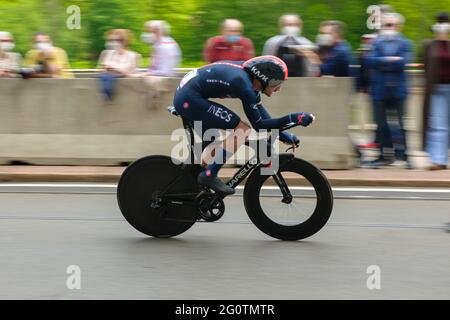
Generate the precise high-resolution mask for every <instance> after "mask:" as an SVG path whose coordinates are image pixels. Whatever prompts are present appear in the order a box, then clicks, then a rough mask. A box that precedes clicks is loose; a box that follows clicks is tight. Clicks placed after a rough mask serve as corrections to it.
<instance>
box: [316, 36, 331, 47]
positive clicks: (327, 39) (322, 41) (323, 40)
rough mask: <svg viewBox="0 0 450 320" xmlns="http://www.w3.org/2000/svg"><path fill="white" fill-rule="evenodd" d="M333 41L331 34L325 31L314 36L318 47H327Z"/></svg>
mask: <svg viewBox="0 0 450 320" xmlns="http://www.w3.org/2000/svg"><path fill="white" fill-rule="evenodd" d="M333 41H334V39H333V36H332V35H331V34H327V33H321V34H318V35H317V38H316V44H317V45H318V46H319V47H329V46H331V45H333Z"/></svg>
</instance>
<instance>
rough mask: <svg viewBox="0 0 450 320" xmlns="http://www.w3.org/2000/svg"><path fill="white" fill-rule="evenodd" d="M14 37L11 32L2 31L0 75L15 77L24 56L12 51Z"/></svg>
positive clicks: (0, 33)
mask: <svg viewBox="0 0 450 320" xmlns="http://www.w3.org/2000/svg"><path fill="white" fill-rule="evenodd" d="M13 49H14V39H13V37H12V35H11V33H9V32H6V31H0V77H15V73H14V71H16V70H17V69H19V67H20V62H21V60H22V57H21V56H20V54H19V53H16V52H12V50H13Z"/></svg>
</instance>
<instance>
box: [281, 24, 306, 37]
mask: <svg viewBox="0 0 450 320" xmlns="http://www.w3.org/2000/svg"><path fill="white" fill-rule="evenodd" d="M281 32H282V33H283V34H284V35H287V36H290V37H297V36H299V35H300V33H301V30H300V28H299V27H296V26H286V27H283V29H281Z"/></svg>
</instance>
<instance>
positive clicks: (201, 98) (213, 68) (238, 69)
mask: <svg viewBox="0 0 450 320" xmlns="http://www.w3.org/2000/svg"><path fill="white" fill-rule="evenodd" d="M209 98H238V99H240V100H241V101H242V105H243V108H244V112H245V114H246V116H247V118H248V120H249V121H250V123H251V125H252V126H253V128H254V129H256V130H259V129H276V128H280V127H282V126H284V125H286V124H288V123H290V122H293V121H297V119H291V116H290V115H287V116H285V117H281V118H271V117H270V115H269V113H268V112H267V110H266V109H265V108H264V107H263V106H262V104H261V95H260V93H259V92H257V91H254V90H253V84H252V80H251V77H250V75H249V74H248V73H247V72H246V71H245V70H244V69H243V68H242V66H241V65H240V64H239V63H232V62H217V63H213V64H210V65H207V66H204V67H202V68H199V69H194V70H193V71H191V72H189V73H188V74H187V75H186V76H185V77H184V78H183V79H182V80H181V82H180V85H179V87H178V88H177V91H176V93H175V97H174V106H175V108H176V110H177V111H178V113H180V114H181V115H182V116H183V117H185V118H187V119H188V120H190V121H201V122H202V128H203V130H207V129H212V128H214V129H234V128H236V126H237V125H238V124H239V122H240V118H239V116H238V115H237V114H236V113H235V112H233V111H232V110H230V109H228V108H227V107H225V106H223V105H221V104H219V103H216V102H213V101H210V100H208V99H209ZM291 139H292V135H291V134H289V133H287V132H281V133H280V140H282V141H286V142H291V141H292V140H291Z"/></svg>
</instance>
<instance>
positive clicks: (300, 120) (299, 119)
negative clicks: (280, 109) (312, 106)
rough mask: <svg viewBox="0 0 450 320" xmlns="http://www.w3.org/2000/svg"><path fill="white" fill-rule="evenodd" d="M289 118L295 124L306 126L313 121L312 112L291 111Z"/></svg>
mask: <svg viewBox="0 0 450 320" xmlns="http://www.w3.org/2000/svg"><path fill="white" fill-rule="evenodd" d="M291 119H292V121H294V122H296V123H297V124H299V125H301V126H303V127H307V126H309V125H310V124H311V123H312V122H313V121H314V119H315V117H314V115H313V114H312V113H308V112H294V113H291Z"/></svg>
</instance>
